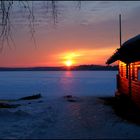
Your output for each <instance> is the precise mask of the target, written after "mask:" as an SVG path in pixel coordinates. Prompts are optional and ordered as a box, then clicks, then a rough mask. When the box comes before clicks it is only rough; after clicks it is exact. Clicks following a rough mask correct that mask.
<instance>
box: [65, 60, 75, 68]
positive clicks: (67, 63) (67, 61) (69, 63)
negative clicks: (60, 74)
mask: <svg viewBox="0 0 140 140" xmlns="http://www.w3.org/2000/svg"><path fill="white" fill-rule="evenodd" d="M72 64H73V63H72V60H66V61H65V65H66V66H67V67H70V66H72Z"/></svg>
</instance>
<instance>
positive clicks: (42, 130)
mask: <svg viewBox="0 0 140 140" xmlns="http://www.w3.org/2000/svg"><path fill="white" fill-rule="evenodd" d="M116 73H117V72H104V71H102V72H96V71H91V72H1V73H0V76H1V79H0V87H1V88H0V93H1V95H0V96H1V98H5V99H6V98H11V99H13V98H19V97H21V96H25V95H30V94H33V93H36V92H41V94H42V95H43V97H42V98H40V99H37V100H31V101H16V103H18V104H21V106H19V107H17V108H15V109H0V126H1V127H0V138H6V139H7V138H8V139H9V138H10V139H12V138H13V139H15V138H23V139H25V138H29V139H30V138H37V139H39V138H48V139H50V138H60V139H66V138H79V139H81V138H83V139H84V138H86V139H89V138H125V139H127V138H131V139H132V138H140V133H139V132H140V126H136V125H134V124H130V123H128V122H126V121H125V120H122V119H121V118H119V117H117V116H116V115H115V114H114V112H113V110H112V109H111V107H110V106H105V105H104V104H103V103H102V101H101V100H100V99H99V98H98V96H113V95H114V91H115V84H116V83H115V75H116ZM68 94H71V95H73V96H75V97H76V102H68V101H67V100H66V99H65V98H63V96H65V95H68Z"/></svg>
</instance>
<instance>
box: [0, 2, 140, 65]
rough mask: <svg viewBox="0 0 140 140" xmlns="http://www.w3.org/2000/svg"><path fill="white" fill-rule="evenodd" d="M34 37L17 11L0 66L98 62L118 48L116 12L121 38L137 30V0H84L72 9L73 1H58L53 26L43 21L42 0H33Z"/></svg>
mask: <svg viewBox="0 0 140 140" xmlns="http://www.w3.org/2000/svg"><path fill="white" fill-rule="evenodd" d="M34 6H36V7H37V8H36V11H35V12H34V14H35V18H36V20H37V21H40V22H39V24H38V22H37V23H35V38H36V42H37V47H35V46H34V43H33V41H32V39H31V34H30V32H29V31H30V29H29V28H28V20H26V19H24V17H21V16H19V14H20V12H19V13H18V14H17V11H18V10H19V9H18V6H16V5H15V7H16V8H15V11H14V12H15V13H14V14H13V15H12V16H13V17H11V21H12V22H13V26H14V27H15V28H16V30H15V28H14V29H13V37H14V40H15V44H16V47H14V46H12V45H11V48H9V47H8V46H6V44H5V48H4V50H3V51H2V53H1V54H0V67H3V66H6V67H26V66H63V65H65V61H67V60H72V64H73V65H82V64H101V65H105V62H106V60H107V58H108V57H110V55H112V53H113V52H114V51H115V49H117V48H118V47H119V26H118V15H119V14H120V13H121V14H122V28H123V30H122V31H123V33H122V40H123V42H124V41H126V40H127V39H128V38H130V37H133V36H135V35H137V34H139V33H140V28H139V25H140V18H138V17H139V13H140V10H139V9H140V2H138V1H137V2H129V1H123V2H115V1H114V2H113V1H110V2H109V1H108V2H102V1H97V2H94V1H91V2H86V1H85V2H84V1H83V4H82V8H81V9H80V10H79V9H76V8H75V7H76V6H74V3H73V2H66V1H64V2H63V1H62V2H58V10H60V14H59V15H58V23H57V25H56V26H55V25H52V24H51V22H50V21H51V19H48V21H46V18H45V15H44V11H45V10H44V9H43V8H42V7H41V6H43V5H42V2H41V1H40V2H35V4H34Z"/></svg>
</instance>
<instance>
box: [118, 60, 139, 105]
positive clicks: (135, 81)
mask: <svg viewBox="0 0 140 140" xmlns="http://www.w3.org/2000/svg"><path fill="white" fill-rule="evenodd" d="M138 72H140V62H135V63H131V64H129V65H127V64H125V63H123V62H121V61H120V62H119V74H118V78H117V80H118V81H117V83H118V85H117V88H118V91H119V93H121V94H125V95H127V96H129V97H130V98H131V99H132V100H133V101H134V102H135V103H136V104H137V105H138V106H139V107H140V79H139V78H138Z"/></svg>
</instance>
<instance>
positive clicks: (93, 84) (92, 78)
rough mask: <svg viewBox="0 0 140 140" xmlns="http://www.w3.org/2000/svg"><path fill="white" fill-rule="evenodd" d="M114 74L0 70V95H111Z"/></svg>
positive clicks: (108, 72)
mask: <svg viewBox="0 0 140 140" xmlns="http://www.w3.org/2000/svg"><path fill="white" fill-rule="evenodd" d="M116 74H117V71H41V72H38V71H22V72H20V71H19V72H0V93H1V94H0V98H3V99H11V98H12V99H13V98H20V97H22V96H26V95H32V94H37V93H41V94H42V95H43V96H45V97H49V98H54V97H59V96H64V95H68V94H71V95H74V96H110V95H112V96H113V95H114V92H115V89H116Z"/></svg>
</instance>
